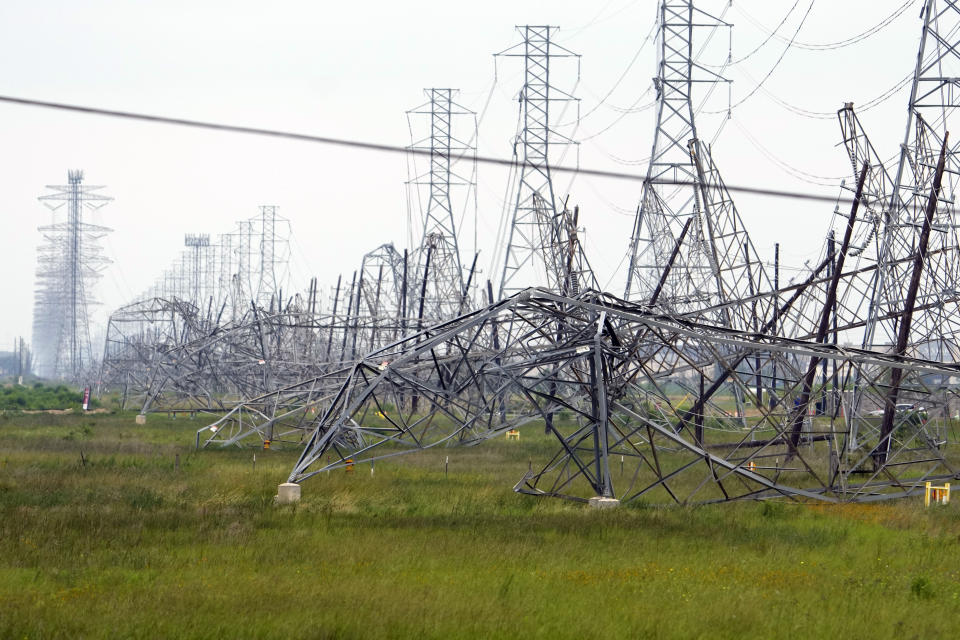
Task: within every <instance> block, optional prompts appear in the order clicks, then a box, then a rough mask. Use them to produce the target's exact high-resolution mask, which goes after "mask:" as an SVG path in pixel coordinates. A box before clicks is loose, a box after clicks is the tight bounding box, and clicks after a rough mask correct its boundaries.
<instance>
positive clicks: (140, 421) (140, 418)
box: [137, 413, 147, 424]
mask: <svg viewBox="0 0 960 640" xmlns="http://www.w3.org/2000/svg"><path fill="white" fill-rule="evenodd" d="M137 424H147V416H146V414H144V413H138V414H137Z"/></svg>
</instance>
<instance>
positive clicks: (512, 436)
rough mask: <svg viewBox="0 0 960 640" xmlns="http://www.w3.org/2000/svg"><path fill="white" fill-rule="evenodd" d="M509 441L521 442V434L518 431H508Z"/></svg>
mask: <svg viewBox="0 0 960 640" xmlns="http://www.w3.org/2000/svg"><path fill="white" fill-rule="evenodd" d="M507 440H520V432H519V431H517V430H516V429H510V430H509V431H507Z"/></svg>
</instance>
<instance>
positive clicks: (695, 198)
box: [625, 0, 729, 299]
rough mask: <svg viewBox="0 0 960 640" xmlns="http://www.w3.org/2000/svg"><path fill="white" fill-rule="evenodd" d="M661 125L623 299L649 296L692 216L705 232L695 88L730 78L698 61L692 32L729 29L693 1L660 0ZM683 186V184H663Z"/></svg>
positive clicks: (656, 130) (657, 128)
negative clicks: (693, 144)
mask: <svg viewBox="0 0 960 640" xmlns="http://www.w3.org/2000/svg"><path fill="white" fill-rule="evenodd" d="M658 20H659V26H658V34H657V40H658V45H659V51H658V64H657V75H656V77H655V78H654V79H653V82H654V88H655V89H656V95H657V107H656V113H657V122H656V126H655V128H654V136H653V150H652V151H651V153H650V164H649V167H648V169H647V176H646V179H645V181H644V185H643V195H642V197H641V201H640V207H639V209H638V211H637V217H636V221H635V223H634V229H633V235H632V238H631V242H630V251H629V258H630V261H629V265H630V266H629V271H628V272H627V285H626V293H625V297H626V298H627V299H634V298H636V299H642V298H647V297H649V295H650V293H651V292H652V291H654V289H655V288H656V283H657V282H658V279H659V278H660V276H661V272H662V270H663V268H664V266H665V265H666V264H667V263H668V261H669V256H670V255H671V253H672V252H673V249H674V246H675V244H676V240H677V238H678V237H679V236H680V235H681V233H682V231H681V230H682V229H683V228H684V227H685V225H686V223H687V221H688V219H689V218H691V217H694V218H695V219H697V220H696V221H695V222H694V224H695V225H697V227H698V228H696V229H694V232H701V231H702V229H701V227H702V225H700V224H699V222H701V221H702V220H700V214H701V209H700V197H701V196H700V193H699V187H700V182H701V178H700V175H699V172H698V170H697V166H696V163H695V160H694V158H693V156H692V154H691V149H690V146H689V145H690V141H691V140H698V139H699V138H698V135H697V125H696V120H695V118H694V105H693V100H694V95H693V93H694V88H695V87H697V86H699V85H709V84H717V83H726V82H728V80H727V79H726V78H723V77H721V76H720V75H718V74H717V73H715V72H713V71H711V70H709V69H708V68H706V67H704V66H702V65H700V64H698V63H697V62H695V60H694V51H693V46H694V29H695V28H703V27H716V26H727V27H729V25H727V24H726V23H724V22H722V21H720V20H718V19H717V18H714V17H713V16H711V15H710V14H707V13H705V12H704V11H702V10H700V9H697V8H696V7H695V6H694V2H693V0H687V1H686V2H678V1H676V0H662V1H661V3H660V10H659V18H658ZM664 182H667V183H670V182H679V183H684V184H683V186H679V187H675V186H667V185H664V184H662V183H664Z"/></svg>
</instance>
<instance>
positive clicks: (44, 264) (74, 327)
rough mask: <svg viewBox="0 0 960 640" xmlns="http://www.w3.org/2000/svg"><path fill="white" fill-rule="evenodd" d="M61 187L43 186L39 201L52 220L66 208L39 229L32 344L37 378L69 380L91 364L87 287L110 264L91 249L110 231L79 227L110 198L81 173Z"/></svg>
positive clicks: (91, 297) (72, 174)
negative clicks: (58, 219)
mask: <svg viewBox="0 0 960 640" xmlns="http://www.w3.org/2000/svg"><path fill="white" fill-rule="evenodd" d="M67 182H68V184H66V185H48V186H47V189H50V190H52V193H49V194H47V195H44V196H41V197H40V198H39V200H40V201H41V202H42V203H43V204H44V205H46V207H47V208H49V209H50V210H51V211H53V212H54V215H55V216H56V213H57V212H58V211H60V209H62V208H63V207H64V205H66V218H65V220H63V221H61V222H54V223H53V224H51V225H48V226H44V227H40V232H41V233H42V234H43V239H44V244H43V245H42V246H41V248H40V251H39V253H40V255H39V258H38V267H37V291H36V299H35V305H34V319H33V332H34V336H33V343H34V349H35V352H36V370H37V373H38V374H39V375H41V376H44V377H49V378H70V379H73V378H77V377H78V376H80V375H81V374H82V372H83V371H84V370H85V369H86V368H88V367H90V366H91V365H92V364H93V349H92V345H91V341H90V307H91V306H92V305H95V304H97V302H96V299H95V298H94V295H93V286H94V284H95V282H96V280H97V279H99V277H100V272H101V271H102V270H103V268H104V267H105V266H106V265H107V264H108V263H109V262H110V260H109V259H108V258H107V257H106V256H104V255H103V251H102V249H101V247H100V246H99V245H98V244H97V241H98V240H99V239H101V238H103V237H104V236H105V235H106V234H107V233H108V232H109V231H110V229H108V228H107V227H102V226H98V225H93V224H89V223H86V222H84V221H83V214H84V211H85V210H86V211H95V210H97V209H99V208H101V207H103V206H104V205H106V204H107V203H108V202H110V201H111V200H113V198H111V197H109V196H105V195H102V194H99V193H96V191H97V190H99V189H102V188H103V187H102V186H90V185H84V184H83V172H82V171H79V170H72V171H69V172H68V174H67Z"/></svg>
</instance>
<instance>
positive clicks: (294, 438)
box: [109, 0, 960, 504]
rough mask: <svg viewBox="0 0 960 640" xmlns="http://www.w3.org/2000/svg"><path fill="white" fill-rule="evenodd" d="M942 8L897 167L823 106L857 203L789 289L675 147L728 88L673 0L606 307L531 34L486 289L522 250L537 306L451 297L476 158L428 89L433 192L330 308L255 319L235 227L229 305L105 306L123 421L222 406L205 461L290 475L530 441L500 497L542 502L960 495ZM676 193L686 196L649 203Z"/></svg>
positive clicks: (442, 95)
mask: <svg viewBox="0 0 960 640" xmlns="http://www.w3.org/2000/svg"><path fill="white" fill-rule="evenodd" d="M941 1H943V0H941ZM938 7H940V4H939V3H938V2H937V1H936V0H927V3H926V5H925V21H924V24H925V26H924V42H925V44H924V46H923V47H922V48H921V52H920V56H919V58H918V66H917V79H916V81H915V88H914V92H913V96H912V98H911V103H910V113H911V114H912V115H911V124H910V125H909V127H908V131H909V134H908V137H907V143H906V144H905V145H904V146H903V151H902V154H901V156H900V158H899V162H900V165H899V166H898V168H897V172H896V173H894V172H893V171H892V170H891V169H890V168H889V167H885V166H884V165H883V163H882V162H880V157H879V156H878V155H877V153H876V151H875V150H874V148H873V147H872V145H871V144H870V141H869V138H868V137H867V136H866V134H865V133H864V131H863V127H862V125H861V123H860V122H859V120H858V118H857V116H856V113H855V111H854V109H853V107H852V105H847V106H845V107H844V108H843V109H841V110H840V111H839V114H838V115H839V120H840V125H841V132H842V134H843V141H844V146H845V150H846V153H847V154H848V156H849V159H850V166H851V173H852V177H853V181H852V182H851V184H850V185H849V186H847V185H845V186H844V189H845V190H847V191H848V192H849V193H851V194H852V196H853V199H852V204H851V206H850V208H849V210H845V211H840V209H839V208H838V209H837V211H836V212H835V217H834V221H833V227H832V228H831V230H830V233H829V235H828V238H827V241H826V243H825V245H824V248H823V251H822V253H821V255H820V257H819V259H818V260H817V261H816V263H815V264H814V265H813V266H812V267H810V268H809V270H807V271H806V272H805V273H803V274H802V275H801V277H800V278H799V280H798V282H797V283H796V284H791V285H789V286H786V287H780V286H779V283H777V284H774V283H772V282H771V281H770V280H769V279H768V277H767V275H766V273H765V270H764V266H763V264H762V262H761V261H760V260H759V258H758V256H757V252H756V250H755V248H754V246H753V245H752V242H751V240H750V237H749V234H748V233H747V230H746V229H745V227H744V224H743V221H742V220H741V218H740V216H739V214H738V212H737V209H736V207H735V205H734V202H733V200H732V198H731V197H730V194H729V192H728V190H727V189H726V187H725V185H724V182H723V179H722V177H721V175H720V172H719V171H718V169H717V166H716V163H715V162H714V160H713V156H712V152H711V149H710V148H709V146H708V145H706V144H704V143H703V142H702V141H700V140H699V138H698V137H697V134H696V129H695V124H694V121H693V113H694V112H693V109H692V107H691V89H692V87H693V85H694V83H696V82H700V81H706V82H721V81H722V79H721V78H719V77H716V76H714V77H707V78H706V79H698V78H697V77H695V75H697V74H699V73H700V71H704V73H707V72H705V70H700V69H699V67H697V65H695V63H694V62H693V61H692V58H691V52H692V40H691V39H692V34H693V28H694V27H695V26H697V25H698V24H701V23H703V22H709V23H710V24H718V21H717V20H716V19H713V18H710V17H709V16H706V15H705V14H703V13H702V12H700V11H699V10H697V9H696V8H695V7H694V6H693V3H692V2H685V3H681V2H674V1H672V0H662V1H661V33H660V41H661V60H660V62H659V65H660V66H659V71H658V79H657V85H658V86H657V88H658V93H659V114H660V115H659V117H658V124H657V134H656V137H657V141H656V142H655V143H654V154H653V159H652V160H651V165H650V169H649V171H648V178H647V181H646V182H645V183H644V191H643V200H642V203H641V212H640V215H638V218H637V223H636V227H635V231H634V236H633V238H632V244H631V266H630V275H629V278H630V280H629V282H628V285H627V295H626V296H625V299H620V298H616V297H614V296H612V295H610V294H607V293H602V292H600V291H599V286H598V284H597V282H596V279H595V278H594V276H593V273H592V270H591V269H590V265H589V263H588V261H587V258H586V256H585V254H584V252H583V249H582V247H581V246H580V243H579V231H578V224H579V210H578V209H577V208H576V207H574V208H573V209H572V211H571V210H570V209H569V208H568V207H567V205H566V203H562V204H559V203H557V202H556V200H555V198H554V194H553V191H552V186H550V176H549V165H548V163H547V156H548V148H549V143H550V142H551V139H550V135H551V133H550V127H549V123H550V118H549V112H548V109H549V103H550V100H551V97H550V87H549V82H548V80H549V78H548V77H547V69H548V65H549V60H550V57H551V55H552V53H551V50H552V47H553V46H554V45H553V44H552V43H551V42H550V39H551V32H550V29H549V28H543V29H545V31H541V32H537V31H536V30H537V29H540V28H537V27H525V28H524V29H525V31H524V34H525V40H524V43H523V46H524V54H523V55H524V56H525V58H526V62H527V67H528V68H527V73H528V75H527V86H526V88H525V89H524V92H523V93H522V94H521V103H522V104H524V105H525V106H524V111H525V113H526V114H527V115H528V116H530V118H531V122H538V123H539V124H538V125H537V126H533V125H531V126H530V127H529V129H530V130H529V131H527V132H525V135H526V136H529V149H528V148H527V145H528V141H527V140H526V138H525V140H524V161H523V165H522V166H523V169H522V172H523V173H522V175H521V187H520V191H521V192H522V194H523V195H522V196H521V195H518V200H517V203H518V204H517V208H516V211H515V218H514V223H517V224H515V225H514V227H513V228H514V230H515V231H516V232H517V233H518V235H517V236H511V239H509V240H508V241H507V244H508V247H507V249H508V260H513V262H508V263H507V267H506V268H505V270H504V274H503V278H502V279H501V282H500V288H501V293H503V292H504V291H507V292H509V290H510V287H513V286H516V285H517V284H518V283H519V282H520V281H521V279H522V278H524V277H527V274H528V272H527V271H522V270H521V266H522V265H524V264H529V261H527V262H523V260H524V259H522V258H518V256H520V255H521V253H519V252H518V251H517V249H518V247H520V245H521V244H523V246H524V251H529V253H530V254H533V253H536V254H537V255H538V256H539V257H538V258H537V260H538V261H540V262H541V265H540V266H542V267H543V269H544V271H545V274H546V280H545V282H546V284H547V287H546V288H527V289H523V290H522V291H519V292H518V293H515V294H513V295H510V296H509V297H502V296H501V298H495V297H494V296H493V285H492V284H491V283H490V282H489V281H488V283H487V297H488V302H489V304H488V305H487V306H485V307H482V308H474V307H473V303H472V302H468V303H467V304H464V302H463V301H464V300H465V299H466V298H467V295H468V290H469V287H470V281H471V279H472V275H473V272H472V270H471V271H470V274H469V275H468V276H467V277H466V278H464V272H463V270H462V264H461V263H460V262H459V260H460V256H459V249H458V248H457V241H456V228H455V226H454V221H455V216H454V215H453V208H452V206H451V205H450V187H451V185H452V184H453V183H454V181H453V180H452V179H451V176H452V175H453V174H452V172H451V162H452V154H454V153H455V152H457V151H459V152H463V153H466V152H468V151H469V145H467V147H466V148H465V147H463V146H462V145H461V146H460V147H457V145H456V144H455V143H454V140H455V139H456V136H455V135H453V134H452V133H451V131H452V129H451V127H450V123H451V119H452V117H453V115H454V113H455V112H456V110H457V109H458V108H456V107H455V106H454V103H453V101H452V98H453V93H452V90H440V89H434V90H428V98H429V102H428V104H427V105H425V106H424V108H423V109H421V110H417V111H415V113H417V114H418V115H429V117H430V121H431V128H430V134H429V136H428V137H427V138H424V139H423V140H424V142H423V145H429V148H430V149H431V169H430V173H429V176H427V175H426V174H424V176H422V177H421V178H422V179H421V178H416V177H415V178H414V179H413V180H412V181H411V184H414V185H416V186H419V185H420V184H421V183H422V185H423V186H425V187H427V188H428V189H429V191H428V195H429V197H428V199H427V202H428V204H427V206H426V208H424V209H423V210H422V214H423V220H424V226H423V236H422V239H421V242H420V243H419V244H416V243H415V244H414V248H413V249H412V250H411V251H406V250H405V251H403V252H402V253H401V252H400V251H398V250H397V249H396V248H395V247H394V246H393V245H392V244H384V245H381V246H379V247H377V248H376V249H375V250H373V251H371V252H369V253H368V254H366V255H365V256H364V258H363V261H362V263H361V265H360V268H359V269H358V270H357V271H355V272H354V273H353V275H352V277H351V278H349V279H347V278H341V279H340V280H338V282H337V285H336V288H335V290H334V291H333V296H332V299H331V304H330V311H329V312H323V311H321V310H318V309H317V293H316V286H315V284H312V285H311V288H310V292H309V293H308V294H307V295H305V296H293V297H291V299H290V300H288V301H284V300H283V298H282V296H280V295H279V292H277V295H276V296H275V297H274V296H271V297H270V301H269V302H268V303H265V302H264V300H263V299H262V298H261V299H260V301H259V302H258V299H257V295H256V293H255V287H251V286H249V284H248V283H250V282H252V281H256V282H259V281H260V280H259V279H257V278H255V277H253V276H252V275H251V274H252V272H253V269H252V268H251V266H250V265H251V264H252V262H253V260H252V257H251V255H250V254H251V252H250V248H251V247H253V246H255V245H254V243H253V242H252V241H251V240H250V238H249V237H245V236H244V233H245V231H246V232H249V231H250V229H251V228H252V225H247V226H246V228H243V227H242V228H241V232H240V233H239V234H238V235H237V236H236V237H233V238H231V239H230V240H229V241H226V242H224V241H221V244H224V245H225V246H230V247H231V251H232V254H231V255H233V256H234V258H235V260H233V262H231V263H230V265H229V266H228V267H225V268H221V269H220V270H218V272H219V273H227V274H230V275H229V279H230V283H231V285H230V287H229V291H230V293H229V295H226V294H221V295H219V297H217V296H214V297H215V298H216V302H215V303H209V304H207V306H206V310H205V309H204V307H203V305H197V304H190V303H187V302H184V301H183V300H180V299H178V298H176V297H171V298H170V299H165V300H154V301H153V303H152V304H141V305H140V306H136V305H134V306H131V307H129V308H127V309H125V310H123V313H124V314H126V316H124V315H123V314H120V315H116V316H115V319H116V323H115V325H116V327H117V329H116V331H115V333H121V332H122V333H124V338H123V339H122V340H118V341H116V342H115V343H113V342H111V343H109V344H110V345H115V354H114V355H113V359H112V361H113V362H115V363H119V362H121V361H124V362H126V363H127V364H124V366H122V367H120V369H121V370H122V371H123V372H124V375H127V376H128V377H130V378H136V379H137V380H138V382H137V383H136V385H137V388H138V389H139V390H140V391H139V394H140V395H139V396H138V402H140V403H141V404H142V406H143V407H144V408H149V407H154V406H158V405H161V404H163V405H166V406H171V403H172V402H181V403H188V404H189V405H190V406H205V407H216V408H219V409H221V410H222V412H223V415H222V416H220V417H219V418H218V419H217V420H216V421H214V422H212V423H211V424H209V425H207V426H205V427H204V428H202V429H200V430H199V431H198V433H197V446H198V447H199V446H212V445H217V446H238V445H242V444H245V443H246V442H248V441H249V442H253V443H257V444H260V443H263V444H266V443H271V446H276V445H280V446H289V447H302V452H301V455H300V457H299V459H298V461H297V463H296V464H295V466H294V468H293V469H292V471H291V473H290V476H289V478H290V480H291V481H293V482H302V481H304V480H307V479H308V478H310V477H312V476H313V475H315V474H317V473H320V472H322V471H327V470H331V469H336V468H339V467H343V466H346V465H348V464H358V463H361V462H365V461H369V462H373V461H375V460H379V459H382V458H386V457H391V456H395V455H400V454H404V453H409V452H414V451H419V450H422V449H425V448H431V447H437V446H448V445H470V444H476V443H479V442H482V441H483V440H485V439H488V438H490V437H493V436H495V435H497V434H499V433H502V432H503V431H504V430H508V429H513V428H518V427H524V426H526V427H528V428H529V427H536V428H542V429H544V430H545V431H546V433H547V434H548V436H549V437H550V438H551V439H552V441H553V442H554V443H555V445H556V452H555V453H554V454H553V455H552V456H549V457H547V458H546V459H543V460H541V461H539V464H538V466H537V467H536V468H531V470H530V472H529V473H527V474H525V475H524V476H523V477H522V478H519V479H518V480H519V481H518V482H517V484H516V485H515V490H516V491H518V492H520V493H526V494H531V495H537V496H559V497H565V498H571V499H575V500H585V499H588V498H591V497H594V496H603V497H606V498H611V499H618V500H621V501H645V502H654V503H679V504H691V503H703V502H716V501H727V500H737V499H747V498H749V499H768V498H777V497H787V498H790V499H796V500H818V501H863V502H869V501H876V500H883V499H889V498H895V497H902V496H907V495H912V494H914V493H916V492H918V491H920V490H922V487H923V485H924V483H925V482H927V481H939V480H942V479H949V478H956V477H958V470H957V469H956V467H955V465H954V463H953V461H952V460H951V458H950V456H948V453H947V448H946V445H947V442H948V441H949V440H950V439H952V438H954V437H955V435H956V434H952V433H949V430H950V429H951V428H952V423H951V420H950V415H951V414H952V413H953V410H954V409H955V408H956V407H957V406H958V403H957V400H958V398H957V397H956V395H957V389H958V388H960V387H958V385H957V382H958V376H960V365H957V364H956V361H957V358H956V356H957V355H958V354H956V353H954V350H955V349H956V345H957V339H956V338H957V335H956V330H955V327H954V324H955V322H956V320H955V318H956V317H957V303H958V302H960V287H957V286H956V283H957V279H958V277H960V259H958V258H960V255H958V254H960V239H958V238H957V234H956V229H955V228H956V225H955V223H954V208H953V202H952V197H953V182H954V180H955V178H956V175H958V174H960V173H958V171H957V168H956V167H955V164H954V156H953V154H954V147H953V146H951V143H950V141H949V136H948V135H947V133H946V126H947V125H946V123H947V116H948V115H949V111H950V110H951V109H952V106H950V105H952V102H951V101H950V100H948V99H947V98H951V97H952V95H951V94H950V91H951V87H952V85H953V82H952V81H950V82H948V81H946V80H944V79H945V78H949V77H952V76H947V75H944V74H946V73H948V72H947V71H944V69H946V66H947V63H948V61H952V59H953V57H954V53H953V50H954V46H953V45H951V44H950V42H951V41H952V40H956V32H957V31H958V30H960V21H958V23H957V27H956V28H954V27H948V26H947V25H946V23H947V21H948V19H955V18H960V12H958V9H957V8H956V6H955V5H954V4H953V3H952V2H946V3H945V4H944V5H943V7H942V8H940V9H938ZM698 16H699V17H698ZM721 24H722V23H721ZM537 43H539V44H537ZM531 51H533V52H534V53H533V54H531ZM566 53H569V52H566ZM565 55H566V54H565ZM571 55H572V54H571ZM932 61H937V64H939V65H940V67H939V71H937V72H934V71H933V69H934V68H935V66H931V63H932ZM695 72H696V73H695ZM937 73H940V74H941V75H939V76H937V77H939V78H940V80H941V81H940V82H939V84H937V85H935V86H936V88H937V89H936V90H937V91H939V92H941V94H942V96H946V97H945V98H944V99H942V100H940V102H938V103H937V105H938V108H939V109H940V110H941V111H940V114H941V117H940V118H933V117H930V116H929V114H927V113H925V112H924V111H923V109H925V108H927V103H925V102H924V100H927V98H925V97H923V96H930V95H932V93H931V92H930V91H928V90H925V89H920V88H918V87H926V86H927V80H924V78H933V77H934V76H936V74H937ZM957 77H960V74H958V76H957ZM531 78H533V79H534V80H535V81H534V82H532V81H531ZM541 80H542V82H541ZM421 111H422V114H421ZM541 125H542V126H541ZM414 144H415V145H416V144H418V143H414ZM424 148H426V147H424ZM673 179H680V180H682V181H685V182H687V181H688V182H690V183H691V185H690V186H686V185H685V186H683V187H681V188H679V189H677V190H675V191H674V192H665V191H664V190H663V187H664V184H663V183H664V182H667V181H670V180H673ZM641 229H642V230H643V231H642V232H641ZM521 231H522V233H521ZM643 234H649V235H650V238H649V240H651V242H646V241H644V239H643V238H642V237H641V235H643ZM247 236H249V233H247ZM431 238H433V239H434V240H431ZM437 238H439V240H436V239H437ZM518 238H519V239H522V243H521V242H520V240H519V239H518ZM641 245H643V246H641ZM260 246H261V248H262V247H263V244H262V243H261V245H260ZM511 252H512V254H511ZM510 255H513V256H514V258H509V256H510ZM531 259H532V258H531ZM260 262H261V264H263V263H264V262H265V259H264V258H263V257H261V259H260ZM441 264H442V265H445V266H443V267H442V268H441V266H440V265H441ZM454 264H456V267H455V268H454V266H453V265H454ZM431 265H432V266H431ZM252 292H253V293H252ZM244 296H246V300H244ZM212 299H213V298H211V300H212ZM238 301H241V302H240V303H238ZM218 309H219V311H218ZM125 318H126V320H125ZM124 322H126V323H127V324H124ZM850 345H859V346H858V347H853V346H850ZM124 359H126V360H124ZM614 461H616V462H617V463H618V464H619V467H620V469H621V471H620V472H619V473H617V472H616V470H615V468H614V467H616V466H617V465H616V464H614Z"/></svg>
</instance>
